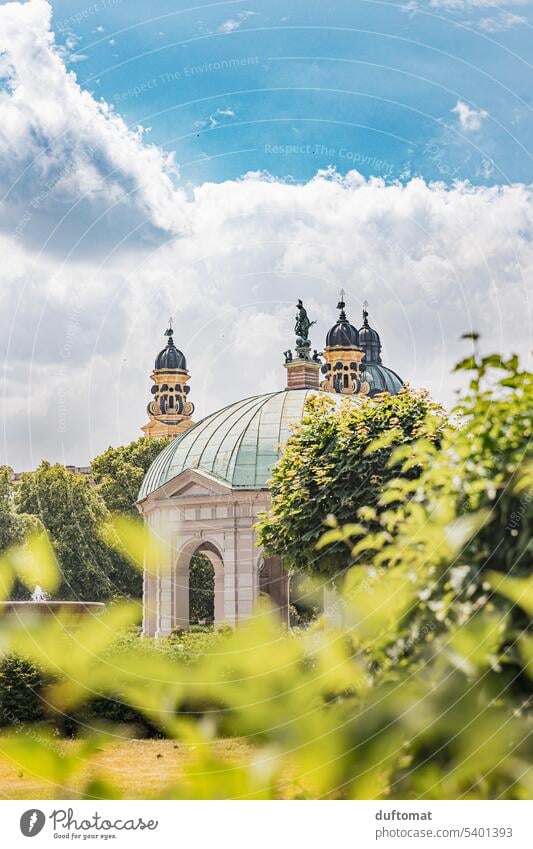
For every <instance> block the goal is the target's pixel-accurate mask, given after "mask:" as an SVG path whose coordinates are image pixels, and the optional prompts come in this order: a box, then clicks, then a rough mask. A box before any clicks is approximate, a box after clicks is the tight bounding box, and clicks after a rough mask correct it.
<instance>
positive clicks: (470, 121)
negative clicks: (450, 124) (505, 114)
mask: <svg viewBox="0 0 533 849" xmlns="http://www.w3.org/2000/svg"><path fill="white" fill-rule="evenodd" d="M450 111H451V112H454V113H455V114H456V115H457V117H458V118H459V123H460V125H461V129H462V130H464V131H465V132H467V133H471V132H476V131H477V130H480V129H481V123H482V121H483V120H484V119H485V118H487V117H488V114H489V113H488V112H486V111H485V110H484V109H471V108H470V106H469V105H468V103H465V102H464V101H463V100H458V101H457V103H456V104H455V106H454V107H453V109H451V110H450Z"/></svg>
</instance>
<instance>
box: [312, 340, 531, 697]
mask: <svg viewBox="0 0 533 849" xmlns="http://www.w3.org/2000/svg"><path fill="white" fill-rule="evenodd" d="M457 370H460V371H469V372H471V375H472V376H471V380H470V384H469V387H468V390H467V391H466V392H465V394H464V395H463V397H462V398H461V399H460V401H459V404H458V405H457V407H456V409H455V411H454V413H455V417H456V419H457V421H458V426H457V427H454V428H451V427H448V428H446V429H445V431H444V432H443V434H442V439H441V445H440V448H439V450H437V449H436V447H435V446H434V445H433V444H432V443H431V442H430V441H428V440H427V439H421V440H419V441H418V442H416V443H413V444H411V445H409V446H406V445H402V446H399V447H397V448H396V449H395V450H394V452H393V453H392V455H391V457H390V460H389V464H390V467H391V468H398V466H399V467H400V469H401V472H402V474H401V475H396V476H395V477H394V478H393V479H392V480H390V481H389V482H388V484H387V486H386V487H385V488H384V489H383V490H382V492H381V494H380V496H379V504H378V511H377V513H376V515H377V521H378V527H377V529H376V530H374V532H372V533H365V532H364V529H363V528H361V527H359V526H358V525H357V524H351V525H346V526H344V527H342V526H338V527H336V528H333V529H332V530H330V531H328V532H327V533H326V534H325V535H324V536H323V538H322V541H321V543H320V544H321V545H323V546H325V547H326V548H330V546H332V545H333V546H335V545H338V544H339V543H340V544H345V545H346V547H347V549H348V550H349V552H350V556H351V557H352V558H354V559H357V558H358V557H359V555H360V554H361V553H362V552H364V553H365V555H366V556H367V557H368V556H370V557H371V561H372V567H371V570H369V569H367V568H365V567H363V566H362V567H360V568H359V569H357V570H354V571H352V573H351V574H350V575H349V577H348V578H347V582H348V584H349V587H348V589H349V592H351V593H352V594H354V596H358V598H359V606H361V607H362V606H363V598H365V595H364V593H360V592H358V587H359V588H360V587H361V585H362V583H364V582H366V583H367V585H368V582H369V581H370V583H371V584H372V585H373V586H372V591H375V588H376V585H377V583H378V582H377V581H376V577H375V576H376V574H377V571H379V570H383V571H390V570H401V569H405V568H406V567H408V568H409V569H411V570H412V572H413V574H416V575H418V588H417V593H416V595H415V597H414V598H413V600H412V603H411V604H410V605H409V607H408V609H407V610H406V611H404V613H405V616H404V617H403V625H402V629H403V630H402V629H400V626H398V627H397V628H396V630H391V632H390V635H389V636H390V645H389V647H388V649H387V650H386V651H385V653H384V655H383V656H382V658H381V660H382V661H384V662H385V663H386V664H387V663H388V664H389V665H390V663H391V661H393V662H395V660H396V659H397V658H398V656H399V655H412V654H413V653H414V654H416V651H413V649H415V648H416V647H417V645H418V644H419V643H420V644H421V643H423V642H424V641H425V640H423V639H419V640H417V639H416V635H420V634H423V635H424V637H425V636H426V635H427V634H428V633H429V631H428V625H431V638H432V639H434V638H435V636H436V635H437V634H439V633H449V632H450V631H451V630H452V629H453V628H455V627H457V626H459V629H460V630H458V631H457V633H456V634H455V636H454V638H453V640H452V641H451V648H453V651H454V652H455V654H453V653H452V658H453V657H456V658H459V662H460V663H461V664H464V655H465V654H468V655H469V657H470V661H469V664H470V665H469V667H468V668H469V669H470V672H471V673H472V674H473V673H474V672H475V671H476V669H477V670H478V671H479V669H480V668H483V667H487V668H488V669H490V670H492V673H495V672H498V673H499V672H501V673H502V675H500V676H499V677H500V678H501V677H503V679H504V682H505V687H509V688H511V689H512V690H513V691H515V692H517V693H518V694H519V695H520V696H521V697H527V696H529V695H530V693H531V687H530V682H529V681H528V678H527V670H526V669H525V666H526V665H527V663H529V662H530V659H529V658H530V655H529V653H528V652H529V650H530V649H531V646H532V645H533V643H531V644H528V645H529V649H528V652H526V642H525V640H526V639H531V638H530V637H529V638H528V637H527V635H528V633H529V628H530V621H531V616H532V615H533V600H532V599H533V596H532V595H531V583H530V581H529V583H528V579H529V578H530V574H531V555H532V553H533V541H532V538H531V527H532V524H533V451H532V434H533V375H532V374H531V373H530V372H527V371H524V370H522V369H521V368H520V363H519V361H518V358H517V357H516V356H513V357H510V358H509V359H507V360H505V359H503V358H502V357H500V356H498V355H490V356H487V357H484V358H482V359H478V358H476V357H468V358H467V359H465V360H463V361H462V362H461V363H459V365H458V366H457ZM413 465H415V466H416V467H418V468H419V469H422V472H421V474H420V475H419V476H418V477H416V478H414V479H413V478H410V477H409V475H408V471H409V470H410V469H411V468H412V467H413ZM367 512H368V511H367V510H366V509H365V508H361V509H360V510H359V515H360V516H361V515H364V516H366V515H367ZM345 589H346V588H345ZM356 606H357V602H356ZM413 635H414V636H415V640H414V643H412V642H411V643H409V640H412V638H413ZM526 657H527V658H528V660H525V658H526ZM505 687H504V688H505Z"/></svg>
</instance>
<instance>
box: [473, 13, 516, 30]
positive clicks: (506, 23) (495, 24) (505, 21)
mask: <svg viewBox="0 0 533 849" xmlns="http://www.w3.org/2000/svg"><path fill="white" fill-rule="evenodd" d="M523 24H527V18H524V17H523V15H515V14H514V13H513V12H509V11H507V10H506V9H503V10H501V11H499V12H497V14H495V15H490V16H488V17H486V18H480V19H479V20H478V21H475V22H474V24H473V25H474V26H476V27H477V28H478V29H480V30H482V31H483V32H488V33H496V32H505V31H506V30H509V29H513V28H514V27H518V26H522V25H523Z"/></svg>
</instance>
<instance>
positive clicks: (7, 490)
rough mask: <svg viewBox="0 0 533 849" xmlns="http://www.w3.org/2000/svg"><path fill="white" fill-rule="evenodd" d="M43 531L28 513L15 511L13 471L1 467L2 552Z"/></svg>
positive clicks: (0, 514)
mask: <svg viewBox="0 0 533 849" xmlns="http://www.w3.org/2000/svg"><path fill="white" fill-rule="evenodd" d="M39 530H42V525H41V523H40V522H39V521H38V519H36V518H35V516H29V515H28V514H26V513H19V512H17V510H16V509H15V500H14V487H13V470H12V469H11V468H10V467H9V466H0V552H2V551H5V550H6V548H9V547H10V546H11V545H17V544H19V543H21V542H23V541H24V539H25V538H26V537H27V536H29V534H31V533H34V532H37V531H39Z"/></svg>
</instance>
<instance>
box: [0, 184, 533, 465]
mask: <svg viewBox="0 0 533 849" xmlns="http://www.w3.org/2000/svg"><path fill="white" fill-rule="evenodd" d="M189 214H190V220H189V228H188V233H187V234H186V235H185V236H183V237H181V238H171V239H170V240H169V241H168V242H167V243H166V244H165V245H162V246H160V247H156V248H154V249H153V250H148V249H145V250H143V251H139V250H137V251H136V252H135V253H133V254H132V253H129V252H128V253H126V254H122V255H120V256H115V257H114V259H112V260H110V261H107V262H106V263H105V265H104V266H102V265H100V264H99V263H98V262H90V261H89V260H85V261H84V262H73V261H69V262H68V263H66V264H64V265H62V264H60V263H58V262H57V260H54V259H53V258H50V257H45V256H41V257H39V258H38V257H36V256H35V255H34V254H31V253H29V252H28V251H27V250H24V249H22V248H20V247H19V248H17V247H16V246H15V245H14V243H13V242H11V241H9V242H8V241H6V240H4V244H3V245H2V246H1V249H2V256H3V258H4V259H3V278H4V285H3V288H2V295H1V296H0V340H3V341H2V343H1V344H2V345H3V346H4V352H3V354H4V356H3V358H2V359H3V360H4V362H5V366H6V374H7V375H8V378H9V380H8V383H7V385H6V389H5V394H6V396H7V403H6V406H5V410H4V422H5V432H6V446H7V447H6V448H5V451H6V454H7V458H8V459H9V460H10V461H11V462H12V463H14V464H15V465H17V466H18V467H20V468H23V467H27V466H28V465H29V464H30V465H31V464H35V463H36V462H38V461H39V459H40V458H41V457H42V456H48V457H51V458H56V457H59V458H60V459H64V460H65V461H68V462H78V463H82V462H85V461H86V460H87V459H88V458H89V457H91V456H94V454H96V453H97V452H98V451H100V450H102V449H103V448H104V447H106V446H107V445H108V444H109V443H113V444H119V443H121V442H127V441H129V440H130V439H133V438H135V436H136V435H137V434H138V428H139V427H140V426H141V424H143V423H144V417H145V405H146V403H147V401H148V398H149V380H148V374H149V371H150V368H151V365H152V362H153V358H154V356H155V354H156V353H157V350H158V349H159V348H160V347H162V346H163V344H164V338H163V336H162V332H163V330H164V328H165V326H166V321H167V317H168V315H170V314H173V315H174V319H175V326H176V337H175V338H176V342H177V344H178V345H179V346H180V347H182V348H183V350H184V351H185V353H186V355H187V359H188V364H189V368H190V371H191V373H192V381H191V387H192V390H191V391H192V395H191V397H192V399H193V400H194V402H195V404H196V408H197V414H198V417H200V416H202V415H205V414H206V413H208V412H210V411H211V410H214V409H217V408H218V407H221V406H223V405H224V404H226V403H228V402H230V401H231V400H235V399H237V398H239V397H246V396H247V395H252V394H255V393H256V392H258V391H267V390H274V389H276V388H278V389H279V388H282V387H283V386H284V380H285V373H284V369H283V365H282V360H283V357H282V352H283V350H285V349H286V348H288V347H289V346H291V345H293V344H294V340H293V324H294V313H295V302H296V299H297V298H298V297H302V298H303V299H304V300H305V302H306V304H307V305H308V309H309V312H310V314H311V316H312V317H313V318H316V319H317V320H318V325H317V326H316V328H313V333H312V341H313V345H314V346H316V347H320V346H322V345H323V344H324V337H325V333H326V331H327V329H328V327H329V326H331V324H332V323H333V322H334V320H335V318H336V311H335V304H336V303H337V297H338V290H339V289H340V287H341V286H343V287H344V288H345V289H346V291H347V303H348V314H349V316H350V318H351V319H352V320H353V321H354V322H355V323H356V324H357V323H359V322H360V310H361V303H362V301H363V299H364V298H367V299H368V300H369V301H370V317H371V321H372V323H373V324H374V326H375V327H376V328H377V329H378V330H379V332H380V333H381V336H382V341H383V348H384V361H385V363H386V364H388V365H390V366H391V367H393V368H394V369H395V370H397V371H398V372H399V373H400V374H401V375H402V376H403V377H404V378H405V379H408V380H409V381H410V382H411V383H412V384H413V385H415V386H428V387H429V388H430V389H431V391H432V392H433V393H434V395H435V396H436V397H437V398H439V399H441V400H445V401H446V402H448V403H450V402H451V401H452V399H453V386H454V385H455V381H456V378H455V377H454V376H453V375H451V368H452V365H453V363H454V362H455V361H456V360H457V359H458V358H459V357H460V356H461V355H463V354H464V353H465V350H466V349H465V343H460V342H459V341H458V338H459V336H460V335H461V334H462V333H463V332H465V331H469V330H471V329H476V330H478V331H479V332H481V333H482V335H483V345H484V347H485V349H486V350H505V351H509V350H511V349H518V350H519V351H520V352H521V353H522V354H524V355H526V356H527V354H528V353H529V350H530V348H531V341H532V323H531V314H530V308H529V305H528V300H527V299H528V281H529V280H530V279H531V277H532V276H533V190H532V189H531V187H526V186H520V185H516V186H509V187H493V188H481V187H480V188H474V187H472V186H470V185H468V184H464V185H461V184H458V185H456V186H455V187H453V188H447V187H445V186H444V185H442V184H440V185H432V186H431V185H427V184H426V183H425V182H424V181H423V180H421V179H414V180H411V181H410V182H409V183H408V184H407V185H405V186H402V185H386V184H385V183H384V182H383V181H381V180H376V179H374V180H368V181H367V180H365V179H364V178H362V177H361V176H360V175H358V174H356V173H355V172H354V173H352V174H349V175H348V176H347V177H345V178H340V177H338V176H336V175H334V174H331V173H326V174H320V175H318V176H317V177H316V178H315V179H314V180H312V181H310V182H309V183H307V184H304V185H288V184H286V183H283V182H279V181H276V180H272V179H271V178H268V177H267V176H264V175H258V174H256V175H248V176H247V177H246V178H245V179H242V180H238V181H228V182H225V183H221V184H214V183H207V184H204V185H202V186H199V187H197V188H196V190H195V191H194V196H193V199H192V201H191V204H190V207H189ZM74 281H75V285H73V283H74ZM73 327H76V330H75V331H74V332H73V331H72V328H73ZM30 428H31V430H30Z"/></svg>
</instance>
